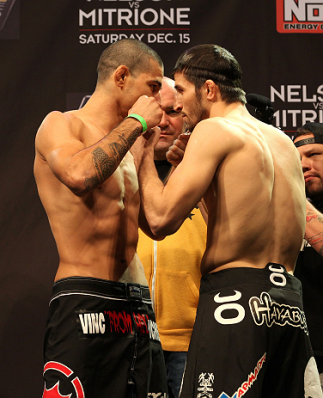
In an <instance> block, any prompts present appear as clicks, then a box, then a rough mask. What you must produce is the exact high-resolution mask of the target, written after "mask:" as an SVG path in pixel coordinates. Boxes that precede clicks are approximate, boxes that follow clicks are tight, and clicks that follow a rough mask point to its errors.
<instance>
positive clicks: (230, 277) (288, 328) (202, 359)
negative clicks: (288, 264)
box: [180, 263, 323, 398]
mask: <svg viewBox="0 0 323 398" xmlns="http://www.w3.org/2000/svg"><path fill="white" fill-rule="evenodd" d="M244 396H245V397H246V398H260V397H261V398H304V397H312V398H318V397H320V398H321V397H323V395H322V391H321V389H320V383H319V377H318V372H317V367H316V364H315V361H314V358H313V354H312V349H311V344H310V339H309V334H308V329H307V325H306V318H305V315H304V312H303V306H302V297H301V283H300V281H299V280H298V279H296V278H295V277H294V276H292V275H290V274H288V273H287V272H286V270H285V268H284V267H283V266H282V265H279V264H274V263H269V264H267V266H266V267H265V268H264V269H255V268H234V269H227V270H222V271H219V272H215V273H212V274H208V275H206V276H203V277H202V280H201V288H200V300H199V305H198V309H197V317H196V322H195V325H194V329H193V334H192V339H191V344H190V347H189V351H188V359H187V366H186V370H185V375H184V380H183V387H182V393H181V395H180V397H181V398H193V397H195V398H240V397H244Z"/></svg>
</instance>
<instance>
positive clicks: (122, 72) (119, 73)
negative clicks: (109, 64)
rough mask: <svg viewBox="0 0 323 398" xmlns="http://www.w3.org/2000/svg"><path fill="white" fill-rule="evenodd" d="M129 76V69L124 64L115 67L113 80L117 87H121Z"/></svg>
mask: <svg viewBox="0 0 323 398" xmlns="http://www.w3.org/2000/svg"><path fill="white" fill-rule="evenodd" d="M128 76H129V69H128V67H127V66H125V65H119V66H118V67H117V69H116V70H115V71H114V81H115V83H116V85H117V86H118V87H120V88H121V90H122V89H123V86H124V84H125V81H126V79H127V77H128Z"/></svg>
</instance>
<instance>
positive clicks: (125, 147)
mask: <svg viewBox="0 0 323 398" xmlns="http://www.w3.org/2000/svg"><path fill="white" fill-rule="evenodd" d="M141 131H142V128H141V126H140V123H139V122H138V121H137V120H135V119H127V120H125V121H124V122H122V123H121V124H120V125H119V126H118V127H117V128H115V129H114V130H112V131H111V132H110V133H109V134H107V135H106V136H105V137H104V138H103V139H102V140H100V141H99V142H97V143H96V144H94V145H92V146H91V147H88V148H85V149H83V150H82V151H80V152H78V153H77V154H75V155H74V156H73V158H72V159H71V168H73V166H74V165H73V163H74V164H75V165H77V168H76V173H77V174H78V175H77V177H76V179H75V185H74V186H73V187H72V188H71V189H72V190H73V192H74V193H75V194H77V195H79V196H81V195H84V194H85V193H87V192H89V191H91V190H92V189H95V188H97V187H98V186H99V185H101V184H102V183H103V182H104V181H106V180H107V179H108V178H109V177H110V176H111V175H112V174H113V173H114V171H115V170H116V169H117V167H118V166H119V164H120V162H121V161H122V159H123V158H124V156H125V155H126V153H127V152H128V151H129V149H130V148H131V146H132V145H133V143H134V142H135V140H136V139H137V137H138V136H139V135H140V134H141ZM74 170H75V166H74Z"/></svg>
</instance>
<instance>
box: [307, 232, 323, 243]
mask: <svg viewBox="0 0 323 398" xmlns="http://www.w3.org/2000/svg"><path fill="white" fill-rule="evenodd" d="M305 239H306V240H307V242H308V243H309V244H310V245H311V246H313V245H315V244H318V243H320V242H322V241H323V232H320V233H319V234H316V235H313V236H306V234H305Z"/></svg>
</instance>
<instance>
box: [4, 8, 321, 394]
mask: <svg viewBox="0 0 323 398" xmlns="http://www.w3.org/2000/svg"><path fill="white" fill-rule="evenodd" d="M322 32H323V0H298V1H297V0H276V1H275V0H262V1H259V0H248V1H246V0H136V1H128V0H59V1H53V0H46V1H39V0H0V60H1V61H0V62H1V64H0V65H1V68H0V131H1V141H0V142H1V144H0V162H1V163H0V168H1V207H0V223H1V224H0V225H1V240H0V255H1V260H0V261H1V267H0V398H22V397H24V398H36V397H41V394H42V389H43V386H42V366H43V365H42V342H43V333H44V327H45V322H46V317H47V310H48V301H49V298H50V295H51V286H52V282H53V279H54V275H55V271H56V267H57V263H58V255H57V252H56V248H55V243H54V241H53V238H52V235H51V232H50V229H49V224H48V220H47V217H46V214H45V212H44V210H43V208H42V205H41V203H40V201H39V198H38V194H37V188H36V185H35V181H34V177H33V159H34V137H35V134H36V131H37V128H38V126H39V125H40V123H41V122H42V120H43V118H44V117H45V116H46V114H47V113H48V112H50V111H52V110H59V111H62V112H64V111H66V110H69V109H73V108H78V107H79V106H80V105H81V103H82V101H85V100H86V96H87V95H90V94H91V93H92V92H93V90H94V87H95V83H96V65H97V61H98V58H99V55H100V53H101V52H102V51H103V49H104V48H105V47H106V46H108V45H109V44H110V43H113V42H114V41H116V40H119V39H122V38H125V37H131V38H136V39H138V40H141V41H143V42H145V43H147V44H148V45H150V46H151V47H152V48H154V49H155V50H156V51H157V52H158V53H159V54H160V56H161V57H162V58H163V60H164V63H165V75H168V76H170V75H171V73H172V67H173V66H174V63H175V61H176V59H177V57H178V56H179V55H180V53H181V52H183V51H184V50H185V49H187V48H189V47H191V46H194V45H196V44H202V43H214V44H219V45H221V46H223V47H225V48H227V49H228V50H229V51H231V52H232V53H233V54H234V55H235V57H236V58H237V59H238V61H239V62H240V64H241V66H242V69H243V73H244V78H243V83H244V88H245V91H246V92H247V93H256V94H261V95H263V96H266V97H268V98H270V100H271V101H272V105H273V108H274V110H275V119H274V125H277V126H280V127H281V128H282V130H284V131H285V132H286V133H287V134H289V135H292V134H293V132H295V130H296V128H297V127H299V126H301V125H303V124H304V123H306V122H308V121H319V122H323V78H322V73H321V72H320V69H321V62H322V61H323V56H322V47H321V46H322ZM248 107H249V108H250V111H251V112H254V108H253V107H250V106H248ZM72 398H77V397H76V396H74V395H73V396H72Z"/></svg>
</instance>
